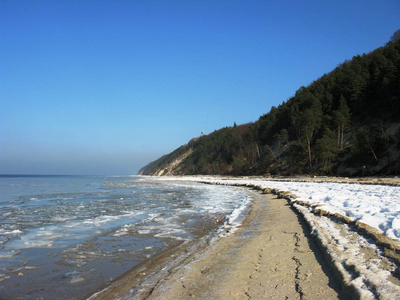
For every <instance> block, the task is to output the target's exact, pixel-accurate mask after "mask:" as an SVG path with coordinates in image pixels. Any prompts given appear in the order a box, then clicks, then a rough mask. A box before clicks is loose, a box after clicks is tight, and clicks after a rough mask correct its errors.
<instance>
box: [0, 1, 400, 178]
mask: <svg viewBox="0 0 400 300" xmlns="http://www.w3.org/2000/svg"><path fill="white" fill-rule="evenodd" d="M399 16H400V1H398V0H393V1H390V0H383V1H368V0H367V1H365V0H363V1H361V0H360V1H358V0H354V1H320V0H312V1H311V0H303V1H251V0H249V1H234V0H233V1H232V0H231V1H207V0H202V1H189V0H186V1H174V0H171V1H152V0H146V1H144V0H143V1H139V0H138V1H133V0H132V1H122V0H120V1H118V0H117V1H111V0H110V1H101V0H92V1H90V0H89V1H73V0H70V1H61V0H60V1H50V0H49V1H40V0H36V1H28V0H26V1H23V0H21V1H15V0H0V142H1V145H0V173H3V174H16V173H19V174H135V173H136V172H137V171H138V169H139V168H140V167H142V166H144V165H145V164H147V163H148V162H150V161H152V160H154V159H156V158H158V157H159V156H161V155H163V154H166V153H169V152H171V151H172V150H174V149H175V148H177V147H178V146H180V145H182V144H185V143H187V142H188V141H189V140H190V139H191V138H193V137H196V136H199V135H200V133H201V132H204V133H210V132H212V131H214V130H215V129H219V128H221V127H224V126H232V125H233V123H234V122H236V123H237V124H241V123H247V122H253V121H256V120H257V119H258V118H259V117H260V115H262V114H264V113H267V112H268V111H269V110H270V108H271V106H276V105H279V104H280V103H282V102H283V101H286V100H287V99H288V98H290V97H291V96H292V95H294V93H295V91H296V90H297V89H298V88H299V87H300V86H302V85H304V86H307V85H309V84H310V83H311V82H312V81H313V80H315V79H317V78H318V77H320V76H322V75H323V74H324V73H328V72H329V71H331V70H332V69H334V68H335V67H336V66H337V65H338V64H340V63H342V62H343V61H344V60H346V59H351V58H352V57H353V56H354V55H357V54H363V53H368V52H370V51H372V50H374V49H375V48H377V47H380V46H384V45H385V44H386V43H387V42H388V41H389V39H390V37H391V36H392V34H393V33H394V32H395V31H396V30H397V29H400V18H399Z"/></svg>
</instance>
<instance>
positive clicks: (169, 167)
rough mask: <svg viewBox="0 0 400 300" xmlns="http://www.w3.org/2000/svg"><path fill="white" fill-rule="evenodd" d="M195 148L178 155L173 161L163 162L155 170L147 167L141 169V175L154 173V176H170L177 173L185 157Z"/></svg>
mask: <svg viewBox="0 0 400 300" xmlns="http://www.w3.org/2000/svg"><path fill="white" fill-rule="evenodd" d="M192 152H193V149H189V150H187V151H186V152H185V153H183V154H182V155H180V156H178V157H177V158H176V159H174V160H173V161H172V162H170V163H167V164H162V165H161V166H160V167H159V168H156V169H154V170H150V169H149V168H147V167H144V168H143V169H141V170H140V171H139V175H152V176H168V175H177V174H178V173H179V165H180V164H181V163H182V161H183V160H185V158H187V157H188V156H189V155H190V154H192Z"/></svg>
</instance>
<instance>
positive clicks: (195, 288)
mask: <svg viewBox="0 0 400 300" xmlns="http://www.w3.org/2000/svg"><path fill="white" fill-rule="evenodd" d="M178 178H180V177H175V180H182V179H183V180H184V178H180V179H178ZM191 178H192V179H194V181H196V182H201V183H206V184H207V183H208V184H217V185H218V184H221V185H229V186H236V187H237V186H241V187H243V188H245V187H247V188H248V189H249V190H252V189H253V190H258V191H252V193H253V194H254V195H255V196H254V198H255V199H257V198H258V197H260V199H261V198H263V199H264V197H266V199H267V200H265V201H266V203H269V204H268V206H269V208H270V206H271V205H272V203H278V201H283V202H284V203H285V206H287V207H288V209H289V210H291V213H290V214H289V215H291V217H289V218H288V219H287V220H288V221H287V222H285V221H282V218H280V217H279V214H278V215H277V214H275V216H274V215H270V216H269V218H276V223H273V224H271V223H269V225H268V224H266V223H265V222H264V221H261V220H259V221H258V222H256V223H252V225H251V226H249V224H250V223H251V222H252V220H253V219H254V211H258V213H263V211H264V213H266V211H268V209H269V208H268V209H266V208H265V207H264V208H263V209H261V210H258V206H259V205H258V204H259V203H262V202H263V201H264V200H262V201H259V200H258V201H255V202H254V203H253V204H252V205H251V209H250V211H249V212H248V214H247V216H246V219H245V220H244V222H243V223H242V226H241V227H239V230H238V231H237V232H235V233H234V234H233V235H231V236H229V237H226V238H220V239H219V240H217V242H215V243H213V245H211V247H209V246H208V243H206V244H205V245H204V244H203V247H202V248H201V250H200V248H198V249H199V251H198V252H200V253H201V255H200V256H199V255H195V254H193V253H192V254H191V253H190V252H191V251H187V250H185V249H180V250H179V251H181V253H182V252H183V253H185V254H186V256H185V258H184V259H183V260H181V261H180V262H177V263H176V264H175V265H169V266H167V265H168V261H169V260H168V257H164V258H165V260H164V261H158V262H157V261H154V264H155V267H156V266H157V263H158V267H159V269H163V270H164V271H165V270H167V271H166V272H164V276H160V277H159V278H158V282H157V284H155V285H154V282H153V284H152V285H150V286H147V287H148V290H147V292H145V293H144V294H141V295H139V294H135V296H134V297H133V295H134V294H133V290H132V289H131V290H130V293H129V295H128V294H126V293H125V296H122V297H119V299H132V297H133V299H176V298H191V297H196V298H199V297H200V298H203V297H206V298H207V297H211V298H215V297H217V298H219V299H242V298H250V296H251V293H255V294H253V298H266V299H284V298H285V297H289V298H295V299H299V298H303V296H304V295H307V294H308V295H310V294H313V295H316V294H319V293H323V292H326V291H328V290H329V289H328V288H327V287H330V285H332V286H334V288H333V290H334V291H333V293H331V292H332V291H331V292H329V293H331V294H330V295H322V296H321V295H319V296H318V297H314V296H308V297H306V298H307V299H319V298H321V297H322V298H326V299H347V298H346V296H347V295H345V294H344V293H343V291H346V293H350V294H351V296H353V297H355V298H362V299H374V298H376V297H377V298H382V299H393V298H391V297H398V296H399V297H400V292H399V291H400V290H399V288H400V279H399V275H400V274H397V275H396V273H398V270H400V268H399V266H398V265H397V269H396V270H395V271H393V270H394V269H393V268H396V262H394V264H393V262H390V261H391V258H390V257H389V256H388V257H385V256H379V255H377V253H378V252H379V251H381V252H387V251H386V250H385V249H382V248H380V246H379V245H376V246H375V244H373V245H372V244H370V243H371V241H369V240H368V238H369V237H368V235H367V236H365V235H364V233H362V232H357V231H356V232H354V228H353V225H354V224H352V223H350V224H345V223H343V224H342V223H341V221H340V220H339V222H338V221H336V220H335V217H334V216H333V218H332V217H331V216H324V213H320V214H319V215H318V214H316V213H315V212H310V207H304V206H301V204H300V205H299V204H296V203H295V202H296V201H293V198H292V196H294V197H295V195H293V194H290V193H289V194H288V192H282V191H279V190H275V191H273V192H272V194H274V195H272V194H271V192H269V193H265V191H264V190H263V189H261V188H260V186H259V185H258V181H259V180H273V179H271V178H268V179H267V178H264V177H251V178H249V177H221V176H218V177H216V176H202V177H197V176H191ZM232 179H237V180H241V181H243V180H244V181H248V182H249V183H248V184H238V185H236V184H232V182H230V180H232ZM321 179H322V178H312V181H313V182H321V181H322V180H321ZM324 179H325V178H324ZM144 180H147V179H145V178H144ZM149 180H154V179H149ZM156 180H157V179H156ZM161 180H164V179H161ZM165 180H172V181H173V180H174V177H169V178H165ZM225 180H226V182H225ZM343 180H345V182H343V181H341V183H350V184H351V183H363V184H374V185H377V184H379V185H382V184H383V185H388V186H399V185H400V180H399V179H398V178H390V179H388V180H380V179H379V178H373V179H371V178H370V179H368V180H364V179H363V180H360V179H347V178H345V179H343ZM189 181H192V180H189ZM277 181H285V182H291V181H303V179H302V178H279V179H277ZM304 181H311V180H308V179H307V178H305V179H304ZM229 182H230V183H229ZM250 182H253V183H250ZM324 182H338V181H337V178H332V179H331V180H324ZM339 182H340V181H339ZM378 182H379V183H378ZM260 192H261V193H262V194H268V195H262V194H261V193H260ZM279 198H280V200H279ZM271 199H275V200H271ZM256 202H257V203H258V204H257V203H256ZM252 215H253V217H252ZM317 219H318V220H317ZM322 219H323V220H322ZM296 220H297V223H298V224H300V228H301V230H297V231H302V232H303V233H305V235H304V236H302V237H301V238H299V232H296V234H294V235H293V237H292V240H293V239H295V247H294V252H293V253H294V254H297V255H298V254H299V253H302V252H309V253H317V252H318V253H319V254H315V256H316V257H318V259H317V263H316V264H314V266H313V267H312V268H311V269H312V270H313V271H309V272H308V271H306V272H304V271H300V270H301V268H304V267H303V266H304V265H305V264H304V263H303V262H302V261H301V260H298V259H297V258H296V259H294V258H295V257H296V255H293V253H292V254H290V255H292V256H290V255H289V256H288V257H286V258H282V257H281V256H279V257H275V258H274V259H273V260H272V262H268V263H269V264H270V265H269V266H270V267H271V264H275V265H276V264H278V263H281V262H284V263H285V265H291V264H292V263H293V262H296V263H297V265H296V266H295V267H294V268H293V265H292V266H291V267H290V268H289V269H285V270H284V271H283V272H282V271H281V270H279V272H275V273H274V272H272V273H271V270H273V269H274V268H270V269H264V270H263V272H264V274H263V279H264V281H263V282H261V281H260V282H259V286H257V287H254V286H253V287H252V286H250V285H248V286H247V287H246V284H247V283H249V282H250V281H251V280H248V279H249V278H250V279H253V278H254V276H255V275H259V274H258V271H256V272H255V271H253V274H250V275H244V273H243V271H244V270H246V269H248V268H249V266H251V265H253V266H254V265H255V264H260V263H261V260H260V261H259V262H256V263H255V261H256V260H257V259H258V258H257V255H258V256H259V258H261V256H263V255H264V253H265V254H266V253H270V251H271V245H269V243H270V242H271V237H270V238H269V243H265V240H263V238H261V237H262V236H263V235H264V233H265V232H267V231H271V230H275V229H277V228H279V226H284V227H285V226H287V224H288V222H289V221H290V222H293V221H296ZM321 220H322V221H323V222H328V223H329V222H330V225H329V226H333V227H337V229H335V230H340V231H341V232H343V234H344V235H346V238H349V240H350V241H351V242H352V243H355V244H357V243H360V249H358V250H359V251H360V253H362V255H363V256H364V255H365V256H366V260H365V261H362V262H361V263H360V262H358V264H361V265H360V266H359V267H355V265H354V262H351V259H352V257H351V256H350V257H346V256H345V255H344V256H343V255H342V254H341V253H340V252H346V251H344V250H341V249H346V246H345V245H344V246H343V245H341V243H340V242H339V244H337V241H333V240H334V239H335V238H334V236H330V235H329V234H330V233H329V232H327V231H324V230H321V228H320V227H319V224H318V222H321ZM295 223H296V222H295ZM316 223H317V225H316ZM329 226H328V227H329ZM250 227H251V228H250ZM322 229H323V228H322ZM278 230H279V229H278ZM246 231H247V233H246ZM256 231H257V232H258V233H255V232H256ZM282 232H283V234H282ZM307 232H308V233H307ZM288 233H293V232H292V231H288V230H283V231H282V228H281V235H277V238H276V240H277V241H278V243H281V246H280V247H278V248H275V251H278V253H281V252H282V249H284V248H285V246H284V245H285V244H282V241H283V240H284V236H285V235H287V234H288ZM352 235H353V236H352ZM243 236H246V239H244V240H243ZM203 238H204V237H203ZM260 239H261V240H260ZM264 239H266V237H265V236H264ZM256 240H257V241H258V243H256V242H255V241H256ZM227 241H228V242H227ZM229 241H231V242H229ZM299 241H303V243H306V244H307V243H308V244H309V245H311V244H313V245H314V246H313V249H312V250H309V249H308V250H300V248H299V247H298V246H300V243H299ZM261 243H264V246H265V247H264V249H263V251H266V252H264V253H261V252H259V253H258V254H257V253H256V254H254V253H253V255H254V256H253V258H252V259H250V260H251V261H247V262H243V260H242V261H240V260H238V261H236V262H235V264H236V267H237V270H239V269H240V271H238V273H234V270H232V269H229V268H228V269H227V268H226V267H224V266H226V263H225V265H224V263H223V261H224V260H223V257H225V260H226V258H227V257H228V258H229V259H228V261H229V263H230V264H232V260H234V259H236V256H237V254H238V252H237V251H239V250H240V249H247V250H246V251H244V252H243V253H244V255H247V254H248V253H250V252H251V250H252V249H248V247H249V245H253V246H254V248H257V245H259V244H261ZM286 243H290V242H289V241H287V240H286ZM367 244H368V245H367ZM221 245H222V246H221ZM223 245H225V246H223ZM226 245H229V246H226ZM246 245H247V246H246ZM343 247H344V248H343ZM374 247H375V248H374ZM376 247H378V248H376ZM183 248H185V246H183ZM379 249H381V250H379ZM299 250H300V251H299ZM394 250H395V251H394V255H395V256H396V257H397V256H398V254H396V251H397V250H396V249H394ZM188 252H189V253H188ZM192 252H193V251H192ZM231 252H235V253H236V256H235V257H234V256H232V255H231V256H229V255H228V256H227V254H226V253H231ZM338 252H339V253H338ZM374 252H376V253H374ZM392 252H393V251H392ZM243 253H242V254H243ZM397 253H398V252H397ZM260 255H261V256H260ZM385 255H386V254H385ZM242 256H243V255H242ZM210 257H211V259H210ZM321 257H322V258H321ZM221 259H222V261H221ZM303 259H304V258H303ZM347 260H348V261H350V262H349V263H346V261H347ZM370 260H381V264H383V267H382V270H379V272H381V273H380V275H379V276H381V277H379V276H378V277H374V276H372V275H371V274H368V272H369V271H368V270H367V269H369V268H370V266H369V261H370ZM396 260H397V259H396ZM396 260H395V261H396ZM207 261H208V266H207ZM264 263H265V264H266V265H268V263H267V262H266V261H264ZM397 263H398V260H397ZM239 265H240V266H241V267H240V268H239ZM356 265H357V263H356ZM364 265H365V266H364ZM393 265H394V267H393ZM220 266H222V267H220ZM354 268H355V269H354ZM372 268H374V266H373V267H372ZM256 269H257V270H260V268H259V266H258V267H257V268H256ZM318 269H322V271H323V272H322V273H325V272H327V273H325V275H324V274H322V275H321V274H320V275H319V276H313V275H315V274H317V273H316V272H317V271H316V270H318ZM359 269H362V270H361V271H362V272H364V271H365V270H366V271H365V272H366V273H365V274H367V276H366V277H365V276H364V275H365V274H363V273H361V275H360V274H358V275H357V276H354V275H351V274H352V272H358V271H359ZM237 270H236V271H237ZM327 270H328V271H327ZM247 271H248V270H247ZM254 272H255V273H254ZM268 272H269V273H268ZM382 272H383V273H382ZM385 272H386V273H385ZM276 273H278V275H279V273H280V274H284V275H285V276H284V278H283V279H284V280H283V279H282V278H281V281H280V282H279V283H277V284H275V285H270V286H269V287H268V289H264V290H262V289H261V288H260V287H262V285H264V287H265V286H266V285H265V282H270V281H271V278H276V277H277V276H276V275H277V274H276ZM328 273H329V274H328ZM387 273H389V275H385V274H387ZM207 274H208V275H207ZM234 274H235V275H234ZM287 274H290V278H295V280H294V281H292V283H291V285H290V289H289V290H291V291H292V292H293V290H294V291H295V292H296V293H294V294H292V295H291V296H287V295H286V294H287V292H288V284H287V283H285V282H286V281H287V278H288V277H287V276H288V275H287ZM293 274H295V275H293ZM307 274H308V275H307ZM327 274H328V275H327ZM332 274H333V275H332ZM390 274H391V275H390ZM205 275H207V276H208V277H210V276H211V278H213V280H209V281H207V276H205ZM235 276H236V277H243V276H245V277H246V276H247V277H248V278H247V282H244V281H243V282H240V283H239V282H237V281H235V280H233V281H232V278H233V277H235ZM293 276H294V277H293ZM324 276H325V278H326V277H327V278H328V281H327V282H328V284H326V282H325V283H323V284H322V286H325V288H324V290H326V291H322V290H320V289H318V287H320V286H321V283H317V282H312V280H314V279H313V278H316V277H318V278H321V277H324ZM368 276H369V277H368ZM215 278H217V279H218V282H220V283H219V284H218V287H219V288H218V291H217V290H216V289H215V288H211V287H212V285H214V283H215ZM277 278H279V276H278V277H277ZM142 279H143V278H142ZM311 279H312V280H311ZM382 279H383V280H384V281H383V282H382ZM301 280H303V281H301ZM385 280H387V282H385ZM145 281H146V279H145V280H144V281H143V282H145ZM202 282H208V284H206V285H204V284H202ZM300 282H301V283H302V285H303V286H302V285H300ZM281 284H282V286H286V287H285V288H284V289H283V290H280V291H279V288H278V287H279V286H280V285H281ZM365 285H366V286H365ZM238 286H240V287H246V288H245V291H243V288H241V290H240V291H239V290H238V289H237V287H238ZM293 287H294V289H293ZM126 288H127V287H126V286H125V290H126ZM107 289H108V288H107ZM235 289H236V290H235ZM315 289H317V290H315ZM310 291H311V292H310ZM250 292H251V293H250ZM268 293H270V294H268ZM285 293H286V294H285ZM119 295H120V294H119ZM273 295H276V297H275V296H273ZM374 295H375V296H374ZM115 298H116V297H109V298H93V299H115ZM90 299H92V298H90Z"/></svg>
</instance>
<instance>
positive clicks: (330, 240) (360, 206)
mask: <svg viewBox="0 0 400 300" xmlns="http://www.w3.org/2000/svg"><path fill="white" fill-rule="evenodd" d="M157 179H159V180H184V181H195V182H204V183H210V184H223V185H234V186H238V185H239V186H248V187H254V188H256V189H259V190H265V189H275V191H290V192H291V193H292V194H295V195H296V201H293V200H292V201H291V202H292V204H293V206H294V207H295V208H296V209H297V210H298V211H299V212H300V213H301V214H302V215H303V216H304V219H305V220H306V221H307V223H308V224H309V225H310V227H311V229H312V234H313V235H314V236H315V237H317V239H318V240H319V242H320V245H321V248H323V249H324V250H325V253H326V256H327V258H328V260H330V261H331V262H332V266H333V267H334V268H335V269H336V270H337V272H338V274H340V277H341V279H342V280H343V283H344V285H345V286H347V287H349V288H351V289H352V290H353V291H355V293H356V294H358V295H359V297H360V298H361V299H400V280H399V278H400V265H399V261H400V259H399V257H400V251H399V250H400V187H398V186H397V187H396V186H384V185H362V184H343V183H334V182H318V183H316V182H295V181H273V180H263V179H254V178H249V179H232V178H229V179H228V178H222V177H221V178H218V177H163V178H157ZM296 202H302V203H305V204H306V206H304V205H298V204H296ZM307 205H309V206H307ZM315 208H318V209H320V210H324V211H325V212H328V213H330V214H331V215H334V214H337V215H341V216H344V218H347V219H349V220H350V221H359V222H362V223H365V224H367V225H369V226H371V227H373V228H374V229H376V231H379V232H380V233H381V234H383V235H384V236H386V237H387V238H388V239H390V240H391V243H392V245H394V246H390V247H389V248H385V247H380V245H379V243H376V242H375V241H374V240H372V239H370V238H368V236H364V234H363V233H362V232H360V231H358V230H357V228H355V227H354V226H353V225H354V222H349V224H346V223H342V222H340V221H338V220H337V219H336V218H330V217H325V216H324V215H318V214H317V215H316V214H314V212H315ZM388 252H391V253H388Z"/></svg>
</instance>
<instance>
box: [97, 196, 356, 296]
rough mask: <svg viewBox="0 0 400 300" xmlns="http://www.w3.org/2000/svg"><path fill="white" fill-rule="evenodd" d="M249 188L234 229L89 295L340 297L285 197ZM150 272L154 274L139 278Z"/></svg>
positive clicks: (335, 281)
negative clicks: (248, 201) (245, 209)
mask: <svg viewBox="0 0 400 300" xmlns="http://www.w3.org/2000/svg"><path fill="white" fill-rule="evenodd" d="M252 194H254V204H253V206H252V209H251V211H250V212H249V214H248V216H247V218H246V219H245V221H244V222H243V224H242V226H241V227H240V228H239V229H238V230H237V231H236V232H235V233H233V234H229V235H227V236H226V237H222V238H220V239H217V240H216V241H214V242H213V241H211V245H208V244H210V241H208V244H203V245H201V243H199V244H200V245H198V246H197V247H198V248H197V249H195V251H193V249H191V250H190V251H185V247H189V246H190V245H187V246H183V247H180V249H175V250H174V251H172V252H169V253H164V254H163V255H162V256H161V257H158V258H156V259H155V260H152V263H150V264H147V265H146V266H144V265H143V266H140V267H138V268H136V270H133V271H132V272H129V273H128V274H126V275H125V276H123V277H122V278H120V279H119V280H117V281H116V282H115V283H114V284H113V285H111V286H110V287H109V288H108V289H107V290H105V291H103V292H102V293H100V294H98V295H97V296H94V297H92V298H90V299H116V298H119V299H346V294H345V293H344V292H343V290H342V286H341V282H340V281H339V280H338V279H337V278H336V277H335V274H334V272H333V270H332V269H331V268H330V264H329V263H327V262H326V261H325V259H324V255H323V254H322V253H321V251H320V250H319V248H318V246H317V244H316V243H315V242H314V240H313V238H312V237H311V236H310V231H309V228H308V226H307V225H306V224H305V223H304V221H303V220H302V218H301V216H300V215H299V214H298V213H297V212H296V211H295V210H293V208H292V207H291V206H290V205H289V204H288V202H287V200H284V199H278V198H277V197H276V196H274V195H261V194H259V193H258V192H252ZM186 252H187V254H186V255H185V253H186ZM176 256H178V257H181V259H180V260H179V261H176V262H175V263H174V264H172V265H168V263H167V262H168V259H173V258H174V257H176ZM140 268H141V269H140ZM157 268H159V270H158V271H157ZM151 272H155V273H158V276H156V278H152V279H151V280H147V281H146V280H145V281H143V282H140V280H141V279H143V276H145V274H149V273H151ZM347 296H349V295H348V294H347Z"/></svg>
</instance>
